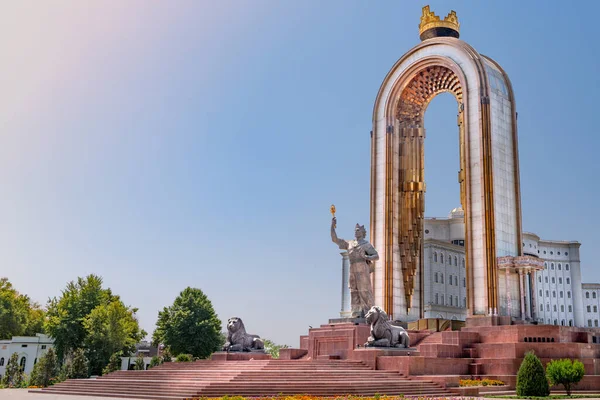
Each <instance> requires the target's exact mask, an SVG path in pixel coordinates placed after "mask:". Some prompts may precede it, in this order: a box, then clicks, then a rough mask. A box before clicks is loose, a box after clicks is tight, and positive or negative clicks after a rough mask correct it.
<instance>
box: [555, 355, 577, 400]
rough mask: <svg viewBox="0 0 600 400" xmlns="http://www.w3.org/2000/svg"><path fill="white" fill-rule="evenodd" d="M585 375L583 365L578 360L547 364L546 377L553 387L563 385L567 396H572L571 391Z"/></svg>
mask: <svg viewBox="0 0 600 400" xmlns="http://www.w3.org/2000/svg"><path fill="white" fill-rule="evenodd" d="M583 375H585V369H584V367H583V363H582V362H581V361H577V360H574V361H572V360H569V359H562V360H553V361H550V362H549V363H548V364H546V377H547V378H548V381H550V384H551V385H553V386H554V385H563V386H564V388H565V391H566V392H567V396H570V395H571V389H572V388H573V386H575V385H576V384H577V383H578V382H579V381H580V380H581V379H582V378H583Z"/></svg>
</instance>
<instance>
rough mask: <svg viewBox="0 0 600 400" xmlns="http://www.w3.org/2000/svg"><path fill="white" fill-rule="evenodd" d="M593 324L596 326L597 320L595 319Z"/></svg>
mask: <svg viewBox="0 0 600 400" xmlns="http://www.w3.org/2000/svg"><path fill="white" fill-rule="evenodd" d="M594 326H595V327H598V320H597V319H595V320H594Z"/></svg>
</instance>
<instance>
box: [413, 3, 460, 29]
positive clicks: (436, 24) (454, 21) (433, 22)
mask: <svg viewBox="0 0 600 400" xmlns="http://www.w3.org/2000/svg"><path fill="white" fill-rule="evenodd" d="M432 28H449V29H453V30H455V31H456V32H459V29H460V24H459V23H458V17H457V16H456V11H454V10H452V11H450V13H448V15H447V16H446V18H444V19H443V20H441V19H440V17H438V16H437V15H435V13H434V12H433V11H431V10H430V9H429V6H425V7H423V15H422V16H421V23H420V24H419V35H420V34H422V33H423V32H425V31H426V30H428V29H432Z"/></svg>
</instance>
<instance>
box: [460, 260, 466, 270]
mask: <svg viewBox="0 0 600 400" xmlns="http://www.w3.org/2000/svg"><path fill="white" fill-rule="evenodd" d="M460 264H461V266H462V267H463V268H464V267H465V259H464V258H463V259H462V261H461V262H460Z"/></svg>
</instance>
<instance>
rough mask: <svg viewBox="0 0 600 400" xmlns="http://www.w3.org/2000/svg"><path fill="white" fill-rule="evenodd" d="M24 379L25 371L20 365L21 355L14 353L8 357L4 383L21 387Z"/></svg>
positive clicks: (8, 385) (7, 385)
mask: <svg viewBox="0 0 600 400" xmlns="http://www.w3.org/2000/svg"><path fill="white" fill-rule="evenodd" d="M22 381H23V372H22V371H21V367H20V366H19V355H18V354H17V353H13V354H12V355H11V356H10V358H9V359H8V363H7V364H6V369H5V370H4V377H3V378H2V383H3V384H4V386H6V387H9V388H10V387H19V386H20V385H21V382H22Z"/></svg>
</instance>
